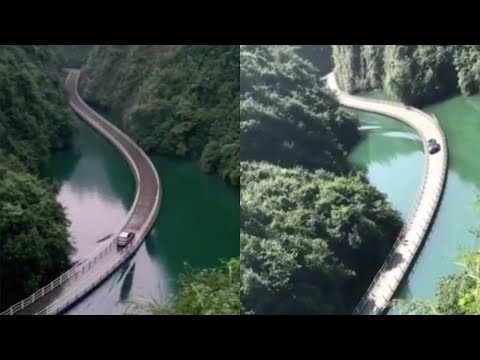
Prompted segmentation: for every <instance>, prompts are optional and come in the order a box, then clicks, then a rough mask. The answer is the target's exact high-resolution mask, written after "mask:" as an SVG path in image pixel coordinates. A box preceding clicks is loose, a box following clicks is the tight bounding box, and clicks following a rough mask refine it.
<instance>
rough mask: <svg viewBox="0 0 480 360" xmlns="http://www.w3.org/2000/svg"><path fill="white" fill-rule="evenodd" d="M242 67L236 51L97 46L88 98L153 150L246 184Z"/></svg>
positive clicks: (84, 87)
mask: <svg viewBox="0 0 480 360" xmlns="http://www.w3.org/2000/svg"><path fill="white" fill-rule="evenodd" d="M238 66H239V52H238V46H233V45H232V46H223V45H192V46H167V45H152V46H145V45H131V46H121V45H116V46H95V47H94V48H93V49H92V51H91V54H90V56H89V58H88V61H87V64H86V67H85V73H84V75H83V76H82V79H81V92H82V95H83V96H84V97H85V99H86V100H87V101H88V102H90V103H91V104H93V105H95V106H99V107H101V108H104V109H107V110H108V111H110V112H112V113H113V114H115V115H116V116H119V117H120V118H121V121H120V126H121V127H122V128H123V129H124V130H125V131H126V132H127V133H128V134H129V135H131V136H132V138H133V139H135V140H136V141H137V142H138V144H139V145H140V146H141V147H142V148H144V149H145V150H146V151H147V152H150V153H157V154H166V155H174V156H179V157H189V158H193V159H196V160H199V163H200V166H201V168H202V169H203V170H204V171H207V172H212V173H216V174H218V175H220V176H221V177H222V178H223V179H224V180H225V181H228V182H229V183H231V184H234V185H239V141H240V140H239V134H238V123H239V120H238V119H239V104H238V103H239V102H238V96H239V95H238V94H239V93H238V91H239V90H238V89H239V75H238Z"/></svg>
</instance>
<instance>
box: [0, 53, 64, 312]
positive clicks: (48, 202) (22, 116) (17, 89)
mask: <svg viewBox="0 0 480 360" xmlns="http://www.w3.org/2000/svg"><path fill="white" fill-rule="evenodd" d="M59 79H60V73H59V68H58V63H57V58H56V57H55V53H54V51H53V50H52V49H51V48H49V47H47V46H32V45H19V46H1V47H0V309H3V308H5V307H7V306H9V305H11V304H12V303H14V302H16V301H18V300H20V299H21V298H22V297H24V296H27V295H29V294H30V293H32V292H34V291H35V290H37V289H38V288H39V287H41V286H43V285H45V284H46V283H48V282H49V281H50V280H52V279H53V278H55V277H56V276H57V275H59V274H60V273H61V272H62V271H63V270H65V269H66V267H68V256H67V255H68V252H67V251H68V246H69V245H68V241H67V239H68V231H67V229H68V221H67V219H66V217H65V215H64V211H63V208H62V207H61V206H60V205H59V204H58V203H57V202H56V200H55V194H56V190H55V188H54V187H53V185H51V184H48V183H47V182H46V181H44V180H40V179H39V175H40V173H41V170H42V167H43V166H44V165H45V163H46V162H47V160H48V158H49V156H50V154H51V152H52V151H53V150H56V149H62V148H65V147H68V146H70V144H71V141H72V136H73V126H72V121H71V120H72V113H71V112H70V110H68V105H67V100H66V96H65V93H64V91H63V89H62V87H61V84H60V81H59Z"/></svg>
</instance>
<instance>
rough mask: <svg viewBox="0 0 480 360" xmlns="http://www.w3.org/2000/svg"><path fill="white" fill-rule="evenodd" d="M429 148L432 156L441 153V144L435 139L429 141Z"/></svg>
mask: <svg viewBox="0 0 480 360" xmlns="http://www.w3.org/2000/svg"><path fill="white" fill-rule="evenodd" d="M427 148H428V152H429V153H430V154H432V155H433V154H435V153H437V152H439V151H440V144H439V143H438V142H437V140H435V139H430V140H428V141H427Z"/></svg>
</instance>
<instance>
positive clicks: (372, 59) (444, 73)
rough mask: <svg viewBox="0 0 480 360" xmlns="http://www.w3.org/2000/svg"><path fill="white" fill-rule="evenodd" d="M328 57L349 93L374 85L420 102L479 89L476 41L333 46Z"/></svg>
mask: <svg viewBox="0 0 480 360" xmlns="http://www.w3.org/2000/svg"><path fill="white" fill-rule="evenodd" d="M332 57H333V63H334V67H335V73H336V76H337V80H338V82H339V85H340V87H342V88H343V89H344V90H346V91H349V92H354V91H364V90H370V89H374V88H378V89H383V90H385V91H386V92H387V93H389V94H391V95H394V96H396V97H398V98H399V99H400V100H401V101H404V102H406V103H408V104H411V105H414V106H424V105H427V104H431V103H433V102H436V101H439V100H443V99H445V98H447V97H449V96H452V95H453V94H456V93H462V94H463V95H471V94H475V93H477V92H479V90H480V77H479V75H478V74H479V71H478V70H479V67H480V46H478V45H333V51H332Z"/></svg>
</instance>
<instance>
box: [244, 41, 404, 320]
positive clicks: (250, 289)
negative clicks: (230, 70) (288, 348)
mask: <svg viewBox="0 0 480 360" xmlns="http://www.w3.org/2000/svg"><path fill="white" fill-rule="evenodd" d="M310 50H311V49H310ZM301 53H302V49H301V48H295V47H290V46H250V45H249V46H242V47H241V55H240V56H241V75H240V79H241V80H240V84H241V95H240V99H241V105H240V109H241V113H240V131H241V160H242V162H241V174H242V175H241V176H242V179H241V181H242V189H241V198H240V199H241V200H240V207H241V215H240V227H241V235H240V236H241V259H240V260H241V268H242V271H241V277H242V278H241V301H242V312H243V313H246V314H346V313H350V312H351V311H352V309H353V307H354V306H355V305H356V302H357V301H358V300H359V298H360V297H361V295H362V293H363V292H364V291H365V289H366V288H367V287H368V284H369V283H370V281H371V280H372V278H373V276H374V274H375V273H376V271H377V270H378V268H379V266H380V265H381V263H382V262H383V259H384V257H385V255H386V254H387V252H388V251H389V249H390V248H391V246H392V244H393V242H394V240H395V237H396V234H397V233H398V231H399V229H400V227H401V225H402V224H401V220H400V217H399V214H398V213H397V212H396V211H394V210H393V209H392V208H391V207H390V205H389V204H388V202H387V201H386V199H385V196H384V195H383V194H381V193H379V192H378V191H377V190H376V189H375V188H373V187H372V186H370V185H369V184H368V182H367V181H366V180H365V178H364V177H363V176H362V175H360V174H357V175H355V174H351V173H350V169H349V166H348V163H347V160H346V155H347V153H348V151H349V150H350V149H351V148H352V146H353V145H354V144H355V143H356V142H357V141H358V139H359V133H358V130H357V119H356V117H355V116H354V115H352V114H351V113H350V112H347V111H345V110H343V109H341V108H340V107H339V104H338V103H337V101H336V100H335V99H334V98H333V97H332V96H331V95H329V94H327V93H325V92H324V91H323V90H322V88H321V86H320V83H319V79H320V77H321V76H320V74H321V70H319V69H318V68H317V67H316V66H315V65H314V64H312V63H311V62H309V61H308V60H307V59H306V57H303V56H300V55H299V54H301Z"/></svg>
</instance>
